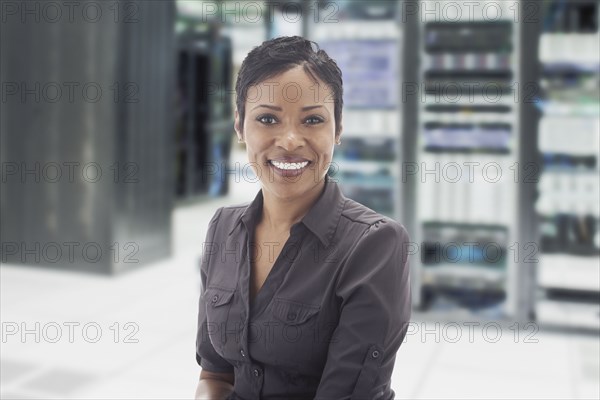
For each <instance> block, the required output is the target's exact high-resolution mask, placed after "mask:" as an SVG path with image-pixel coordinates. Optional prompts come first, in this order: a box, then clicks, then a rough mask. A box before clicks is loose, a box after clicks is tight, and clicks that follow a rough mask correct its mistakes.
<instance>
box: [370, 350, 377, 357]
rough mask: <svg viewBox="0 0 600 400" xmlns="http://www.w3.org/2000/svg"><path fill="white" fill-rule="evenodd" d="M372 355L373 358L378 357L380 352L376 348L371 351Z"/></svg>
mask: <svg viewBox="0 0 600 400" xmlns="http://www.w3.org/2000/svg"><path fill="white" fill-rule="evenodd" d="M371 357H373V358H377V357H379V352H378V351H377V350H374V351H373V352H372V353H371Z"/></svg>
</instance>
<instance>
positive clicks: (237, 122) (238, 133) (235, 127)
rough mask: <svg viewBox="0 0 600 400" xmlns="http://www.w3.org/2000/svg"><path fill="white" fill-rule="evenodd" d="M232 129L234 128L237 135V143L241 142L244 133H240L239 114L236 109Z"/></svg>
mask: <svg viewBox="0 0 600 400" xmlns="http://www.w3.org/2000/svg"><path fill="white" fill-rule="evenodd" d="M233 129H235V133H236V135H237V137H238V143H242V142H243V141H244V135H243V134H242V132H241V130H240V114H239V113H238V110H237V109H236V110H235V119H234V123H233Z"/></svg>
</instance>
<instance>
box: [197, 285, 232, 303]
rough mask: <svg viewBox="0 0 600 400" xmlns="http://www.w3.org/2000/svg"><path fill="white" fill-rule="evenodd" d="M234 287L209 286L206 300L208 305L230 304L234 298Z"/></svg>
mask: <svg viewBox="0 0 600 400" xmlns="http://www.w3.org/2000/svg"><path fill="white" fill-rule="evenodd" d="M233 292H234V290H233V289H231V290H230V289H222V288H216V287H209V288H208V289H207V290H206V294H205V297H204V298H205V301H206V304H207V305H210V306H212V307H220V306H223V305H225V304H228V303H229V302H230V301H231V299H232V298H233Z"/></svg>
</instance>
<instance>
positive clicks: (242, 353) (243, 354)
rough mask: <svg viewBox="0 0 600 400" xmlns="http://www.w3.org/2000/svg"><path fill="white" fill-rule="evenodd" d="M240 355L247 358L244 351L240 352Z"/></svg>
mask: <svg viewBox="0 0 600 400" xmlns="http://www.w3.org/2000/svg"><path fill="white" fill-rule="evenodd" d="M240 354H241V355H242V357H246V353H244V349H241V350H240Z"/></svg>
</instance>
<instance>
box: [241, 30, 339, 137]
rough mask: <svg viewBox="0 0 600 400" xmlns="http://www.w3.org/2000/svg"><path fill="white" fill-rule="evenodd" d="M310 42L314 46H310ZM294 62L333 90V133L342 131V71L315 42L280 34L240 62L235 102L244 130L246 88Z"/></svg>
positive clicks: (281, 71)
mask: <svg viewBox="0 0 600 400" xmlns="http://www.w3.org/2000/svg"><path fill="white" fill-rule="evenodd" d="M313 45H314V46H315V47H316V49H314V48H313ZM296 66H302V68H303V69H304V71H305V72H306V73H307V74H308V75H309V76H311V77H312V78H313V79H315V80H316V78H315V75H316V77H317V78H318V79H320V80H321V81H323V82H324V83H325V84H326V85H327V87H328V88H329V89H330V90H331V91H332V93H333V100H334V119H335V134H336V135H338V134H339V133H340V132H341V131H340V130H341V118H342V107H343V105H344V100H343V94H344V93H343V91H344V89H343V82H342V71H341V70H340V68H339V67H338V65H337V64H336V62H335V61H334V60H333V59H331V58H330V57H329V55H328V54H327V53H326V52H325V50H322V49H321V48H320V47H319V45H318V44H317V43H316V42H313V41H312V40H307V39H304V38H303V37H300V36H280V37H276V38H274V39H270V40H267V41H265V42H263V43H262V44H261V45H260V46H257V47H254V48H253V49H252V50H251V51H250V52H249V53H248V55H247V56H246V58H245V59H244V61H243V62H242V66H241V68H240V70H239V72H238V76H237V81H236V84H235V92H236V99H235V104H236V106H237V109H238V113H239V117H240V130H241V131H242V132H243V131H244V117H245V115H246V99H247V96H248V89H249V88H250V87H251V86H253V85H256V84H260V83H261V82H263V81H265V80H267V79H269V78H272V77H274V76H276V75H279V74H281V73H284V72H286V71H288V70H290V69H292V68H294V67H296Z"/></svg>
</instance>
